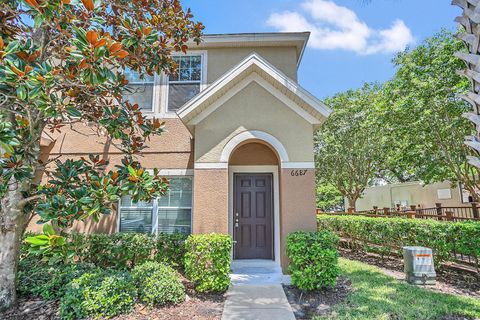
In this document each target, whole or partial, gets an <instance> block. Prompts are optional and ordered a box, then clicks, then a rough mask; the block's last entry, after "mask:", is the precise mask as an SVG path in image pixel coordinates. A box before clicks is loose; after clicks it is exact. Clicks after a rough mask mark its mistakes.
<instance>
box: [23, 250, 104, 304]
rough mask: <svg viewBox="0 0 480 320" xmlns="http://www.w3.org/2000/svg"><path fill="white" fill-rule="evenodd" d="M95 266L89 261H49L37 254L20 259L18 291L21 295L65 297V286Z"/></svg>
mask: <svg viewBox="0 0 480 320" xmlns="http://www.w3.org/2000/svg"><path fill="white" fill-rule="evenodd" d="M94 269H95V266H94V265H92V264H88V263H75V264H74V263H69V264H62V263H58V262H57V263H52V264H50V263H47V262H44V261H41V260H40V258H39V257H37V256H27V257H24V258H23V259H22V260H20V263H19V266H18V272H17V292H18V293H19V295H21V296H31V297H40V298H42V299H44V300H54V299H58V298H61V297H63V295H64V294H65V286H66V285H67V284H68V283H69V282H70V281H72V280H73V279H75V278H77V277H80V276H81V275H82V274H84V273H85V272H90V271H92V270H94Z"/></svg>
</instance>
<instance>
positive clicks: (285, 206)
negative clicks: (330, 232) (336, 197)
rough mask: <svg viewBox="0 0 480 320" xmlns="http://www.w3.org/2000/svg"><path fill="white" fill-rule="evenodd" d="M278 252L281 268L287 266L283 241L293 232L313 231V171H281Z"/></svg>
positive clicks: (314, 223)
mask: <svg viewBox="0 0 480 320" xmlns="http://www.w3.org/2000/svg"><path fill="white" fill-rule="evenodd" d="M280 200H281V205H280V207H281V212H280V252H281V256H282V259H281V262H282V268H283V269H284V270H285V269H286V267H287V266H288V259H287V256H286V254H285V240H286V236H287V234H288V233H290V232H293V231H299V230H303V231H315V230H316V228H317V221H316V214H315V209H316V208H315V169H294V168H293V169H290V168H289V169H282V170H281V177H280Z"/></svg>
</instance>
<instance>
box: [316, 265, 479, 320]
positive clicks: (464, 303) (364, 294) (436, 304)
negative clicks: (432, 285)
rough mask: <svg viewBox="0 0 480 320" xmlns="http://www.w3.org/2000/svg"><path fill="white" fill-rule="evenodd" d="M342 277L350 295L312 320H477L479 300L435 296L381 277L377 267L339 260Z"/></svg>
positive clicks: (434, 293)
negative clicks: (457, 319)
mask: <svg viewBox="0 0 480 320" xmlns="http://www.w3.org/2000/svg"><path fill="white" fill-rule="evenodd" d="M339 265H340V269H341V274H342V276H344V277H347V278H349V279H350V280H351V281H352V288H353V290H352V291H353V292H351V293H350V294H349V296H348V297H347V299H346V300H345V301H344V302H343V303H340V304H338V305H336V306H334V307H333V308H332V310H333V313H332V314H331V315H329V316H326V317H317V318H315V319H317V320H319V319H385V320H386V319H415V320H420V319H441V318H442V317H443V316H446V315H451V314H458V315H465V316H469V317H473V318H480V299H474V298H467V297H459V296H455V295H448V294H442V293H436V292H433V291H429V290H426V289H422V288H419V287H416V286H412V285H409V284H407V283H404V282H400V281H398V280H396V279H394V278H392V277H389V276H386V275H384V274H383V273H382V272H381V271H380V270H379V269H378V268H377V267H373V266H369V265H367V264H364V263H361V262H357V261H351V260H347V259H343V258H340V260H339Z"/></svg>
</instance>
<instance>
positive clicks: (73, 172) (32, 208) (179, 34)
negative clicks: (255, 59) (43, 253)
mask: <svg viewBox="0 0 480 320" xmlns="http://www.w3.org/2000/svg"><path fill="white" fill-rule="evenodd" d="M0 22H1V23H0V107H1V109H0V143H1V147H2V149H3V150H4V151H5V152H4V154H3V156H2V157H1V158H0V170H1V176H0V243H1V246H0V309H2V308H8V307H10V306H12V305H13V304H14V303H15V300H16V295H15V272H16V268H17V262H18V251H19V244H20V241H21V238H22V234H23V232H24V230H25V227H26V224H27V221H28V219H29V216H30V215H31V214H32V213H34V212H35V213H38V214H39V216H40V219H41V220H40V221H41V222H42V223H47V222H49V223H52V224H54V225H55V226H58V227H59V228H61V227H68V226H70V225H71V224H72V223H73V221H75V220H83V219H86V218H88V217H92V218H94V219H97V220H98V218H99V216H100V215H101V214H107V213H109V212H110V209H111V204H112V203H115V202H117V201H118V199H119V196H121V195H122V194H126V193H130V194H132V197H133V199H134V200H149V199H151V198H152V197H155V196H157V195H160V194H162V193H163V192H165V190H166V188H167V187H168V185H167V181H166V179H163V178H161V177H159V176H158V174H157V172H154V174H153V175H151V174H149V173H147V171H146V170H144V169H143V168H142V167H141V164H140V162H139V161H138V158H137V156H138V155H140V154H141V152H142V150H143V149H144V148H145V147H146V144H145V143H146V141H147V140H148V139H149V137H150V136H152V135H158V134H160V133H161V132H162V131H163V124H162V123H161V122H160V121H159V120H158V119H147V118H146V117H145V116H143V115H142V113H141V112H140V110H139V107H138V105H136V104H131V103H129V102H127V101H126V100H125V99H123V98H122V92H124V91H125V90H126V85H127V84H128V82H127V81H126V80H125V78H124V76H123V71H124V69H125V68H127V67H128V68H129V69H131V70H133V71H136V72H138V73H139V74H140V75H144V74H148V75H153V74H154V73H160V72H162V71H167V72H174V70H175V68H176V65H175V63H174V61H173V60H172V58H171V53H172V52H173V51H183V52H186V50H187V42H188V41H189V40H192V39H193V40H195V41H197V42H198V41H199V40H200V38H199V37H200V36H201V30H202V29H203V26H202V25H201V24H200V23H196V22H194V21H192V14H191V13H190V11H189V10H187V11H184V10H183V9H182V7H181V5H180V3H179V1H177V0H153V1H137V0H133V1H132V0H130V1H126V0H95V1H94V0H81V1H75V0H52V1H45V0H24V1H18V0H4V1H1V2H0ZM78 123H84V124H88V125H89V126H91V127H92V128H97V130H98V132H99V134H100V133H101V134H104V135H107V136H108V137H109V139H110V141H111V143H112V144H113V145H114V146H115V147H117V148H118V149H119V150H121V151H123V152H124V154H125V158H124V159H123V160H122V162H121V163H119V164H117V167H116V168H115V169H111V170H106V165H107V164H108V163H107V161H105V160H103V159H99V158H98V157H95V156H91V157H90V158H89V159H79V160H78V159H77V160H73V159H67V160H62V161H60V160H59V159H57V160H56V161H55V163H54V166H53V168H51V171H50V172H48V182H46V183H42V184H40V185H37V184H36V183H35V180H34V177H35V176H36V175H37V176H38V175H40V174H41V173H42V172H43V171H44V170H45V169H46V168H47V167H49V166H47V165H48V163H41V161H40V160H39V159H40V158H39V157H40V139H41V136H42V133H43V132H44V131H47V130H49V131H52V132H54V131H55V132H58V131H60V130H62V128H64V127H69V126H73V125H75V124H78ZM50 167H51V166H50ZM55 239H57V238H56V237H52V238H51V239H50V240H51V241H52V242H55V241H56V240H55Z"/></svg>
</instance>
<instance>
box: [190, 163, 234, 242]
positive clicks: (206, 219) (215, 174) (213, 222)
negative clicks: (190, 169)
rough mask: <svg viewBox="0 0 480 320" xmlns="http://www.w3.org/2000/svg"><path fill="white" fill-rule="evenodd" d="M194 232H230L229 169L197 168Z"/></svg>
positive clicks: (195, 176)
mask: <svg viewBox="0 0 480 320" xmlns="http://www.w3.org/2000/svg"><path fill="white" fill-rule="evenodd" d="M193 194H194V195H193V215H192V223H193V230H192V232H193V233H211V232H216V233H224V234H228V215H227V213H228V170H227V169H218V170H212V169H201V170H199V169H195V171H194V179H193Z"/></svg>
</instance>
